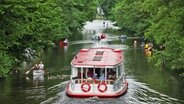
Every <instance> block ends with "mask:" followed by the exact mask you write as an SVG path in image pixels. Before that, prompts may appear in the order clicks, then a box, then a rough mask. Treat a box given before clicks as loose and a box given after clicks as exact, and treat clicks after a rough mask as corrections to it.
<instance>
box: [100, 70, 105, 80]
mask: <svg viewBox="0 0 184 104" xmlns="http://www.w3.org/2000/svg"><path fill="white" fill-rule="evenodd" d="M99 79H100V80H105V70H102V73H101V75H100V78H99Z"/></svg>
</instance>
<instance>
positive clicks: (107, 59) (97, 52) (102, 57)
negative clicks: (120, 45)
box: [71, 47, 123, 67]
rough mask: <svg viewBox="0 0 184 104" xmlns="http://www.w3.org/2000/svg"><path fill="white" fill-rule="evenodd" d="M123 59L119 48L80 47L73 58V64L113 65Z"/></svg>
mask: <svg viewBox="0 0 184 104" xmlns="http://www.w3.org/2000/svg"><path fill="white" fill-rule="evenodd" d="M122 61H123V55H122V50H121V49H112V48H104V47H100V48H90V49H81V50H80V51H79V53H78V54H77V55H76V56H75V57H74V58H73V60H72V62H71V64H72V65H73V66H81V67H82V66H101V67H105V66H115V65H118V64H120V63H121V62H122Z"/></svg>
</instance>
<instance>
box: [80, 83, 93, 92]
mask: <svg viewBox="0 0 184 104" xmlns="http://www.w3.org/2000/svg"><path fill="white" fill-rule="evenodd" d="M81 89H82V91H83V92H89V90H90V89H91V86H90V84H89V83H87V82H86V83H83V84H82V85H81Z"/></svg>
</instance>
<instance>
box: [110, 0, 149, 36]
mask: <svg viewBox="0 0 184 104" xmlns="http://www.w3.org/2000/svg"><path fill="white" fill-rule="evenodd" d="M142 1H143V0H139V1H134V0H121V1H119V2H117V3H116V7H115V8H113V9H112V12H113V14H114V17H115V20H116V21H117V24H118V26H120V27H122V28H123V29H126V30H128V31H132V32H133V33H134V35H135V36H142V34H143V33H144V31H145V29H146V28H147V27H148V26H149V25H150V23H149V22H148V20H147V18H149V14H148V13H147V12H146V11H144V10H142Z"/></svg>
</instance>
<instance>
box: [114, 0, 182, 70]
mask: <svg viewBox="0 0 184 104" xmlns="http://www.w3.org/2000/svg"><path fill="white" fill-rule="evenodd" d="M111 9H112V11H111V13H112V14H113V16H114V20H115V21H117V24H118V25H119V26H120V27H122V28H123V29H126V30H128V31H131V32H133V33H134V35H135V36H145V37H146V38H148V39H149V40H152V41H154V43H155V45H157V46H162V47H164V50H163V48H162V50H160V49H159V48H158V47H157V48H156V49H155V51H154V56H153V57H152V60H153V61H154V62H156V65H163V63H164V66H165V67H167V68H168V69H178V70H181V71H182V69H184V58H183V57H184V38H183V37H184V35H183V34H184V2H183V0H117V1H116V3H115V6H114V7H113V8H111ZM182 72H183V71H182Z"/></svg>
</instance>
